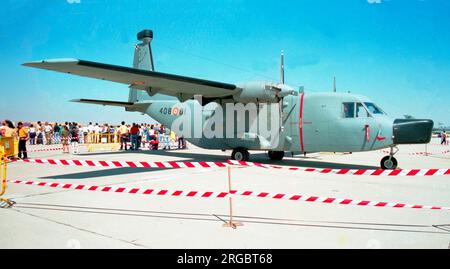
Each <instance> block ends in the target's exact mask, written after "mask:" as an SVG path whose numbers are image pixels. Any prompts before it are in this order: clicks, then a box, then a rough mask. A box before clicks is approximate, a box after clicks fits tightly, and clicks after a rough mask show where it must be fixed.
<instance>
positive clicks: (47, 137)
mask: <svg viewBox="0 0 450 269" xmlns="http://www.w3.org/2000/svg"><path fill="white" fill-rule="evenodd" d="M44 132H45V144H46V145H51V144H52V134H53V127H52V126H51V125H50V124H48V122H46V123H45V127H44Z"/></svg>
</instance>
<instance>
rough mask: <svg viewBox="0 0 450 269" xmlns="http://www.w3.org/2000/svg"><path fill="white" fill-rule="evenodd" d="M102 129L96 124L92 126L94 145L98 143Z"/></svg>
mask: <svg viewBox="0 0 450 269" xmlns="http://www.w3.org/2000/svg"><path fill="white" fill-rule="evenodd" d="M101 130H102V128H101V127H100V126H99V125H98V123H96V124H95V126H94V143H96V144H98V143H100V132H101Z"/></svg>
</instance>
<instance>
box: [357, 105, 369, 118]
mask: <svg viewBox="0 0 450 269" xmlns="http://www.w3.org/2000/svg"><path fill="white" fill-rule="evenodd" d="M356 117H357V118H367V117H369V112H367V110H366V108H365V107H364V106H363V104H361V103H357V104H356Z"/></svg>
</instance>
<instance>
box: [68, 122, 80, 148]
mask: <svg viewBox="0 0 450 269" xmlns="http://www.w3.org/2000/svg"><path fill="white" fill-rule="evenodd" d="M78 132H79V130H78V127H77V124H76V123H75V124H73V126H72V131H71V132H70V135H71V139H70V142H71V146H72V154H77V153H78V142H79V137H78Z"/></svg>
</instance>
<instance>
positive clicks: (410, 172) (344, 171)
mask: <svg viewBox="0 0 450 269" xmlns="http://www.w3.org/2000/svg"><path fill="white" fill-rule="evenodd" d="M227 163H229V164H234V165H241V166H256V167H261V168H271V169H285V170H290V171H303V172H316V173H321V174H336V175H353V176H444V175H450V169H447V168H441V169H429V168H426V169H393V170H384V169H348V168H338V169H333V168H303V167H285V166H277V165H271V164H260V163H255V162H245V161H233V160H229V161H227Z"/></svg>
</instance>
